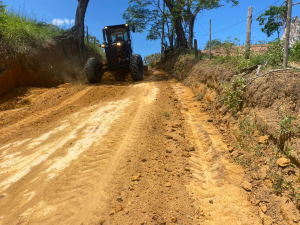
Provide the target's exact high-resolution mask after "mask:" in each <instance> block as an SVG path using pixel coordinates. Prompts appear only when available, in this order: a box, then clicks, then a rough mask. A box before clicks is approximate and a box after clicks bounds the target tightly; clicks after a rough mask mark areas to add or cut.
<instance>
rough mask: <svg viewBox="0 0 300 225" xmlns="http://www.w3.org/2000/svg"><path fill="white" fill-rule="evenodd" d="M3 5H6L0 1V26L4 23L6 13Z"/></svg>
mask: <svg viewBox="0 0 300 225" xmlns="http://www.w3.org/2000/svg"><path fill="white" fill-rule="evenodd" d="M5 7H6V5H3V2H2V1H0V27H3V26H4V25H5V20H6V15H5V14H4V13H5Z"/></svg>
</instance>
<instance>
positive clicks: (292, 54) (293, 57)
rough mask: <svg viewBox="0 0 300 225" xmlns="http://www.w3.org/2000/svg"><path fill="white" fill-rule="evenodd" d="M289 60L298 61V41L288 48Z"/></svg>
mask: <svg viewBox="0 0 300 225" xmlns="http://www.w3.org/2000/svg"><path fill="white" fill-rule="evenodd" d="M289 59H290V61H295V62H299V61H300V42H297V43H296V44H295V45H294V46H293V48H292V49H291V50H290V58H289Z"/></svg>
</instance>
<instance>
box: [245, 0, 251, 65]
mask: <svg viewBox="0 0 300 225" xmlns="http://www.w3.org/2000/svg"><path fill="white" fill-rule="evenodd" d="M252 12H253V8H252V6H250V7H249V8H248V18H247V34H246V46H245V58H246V59H249V57H250V45H251V25H252Z"/></svg>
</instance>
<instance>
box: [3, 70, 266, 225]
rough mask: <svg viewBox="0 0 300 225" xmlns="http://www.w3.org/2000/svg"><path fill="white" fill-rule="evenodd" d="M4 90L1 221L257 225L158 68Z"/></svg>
mask: <svg viewBox="0 0 300 225" xmlns="http://www.w3.org/2000/svg"><path fill="white" fill-rule="evenodd" d="M4 98H5V99H4V100H3V99H2V104H1V105H0V106H1V107H3V108H5V109H7V110H5V111H1V112H0V135H1V136H0V224H172V223H175V224H176V223H177V224H222V225H224V224H228V225H229V224H230V225H232V224H235V225H237V224H261V219H260V218H259V216H258V209H257V208H256V207H255V206H253V205H251V204H250V203H249V201H248V194H247V192H246V191H245V190H244V189H243V188H242V187H241V183H242V181H243V173H244V171H243V169H242V168H241V167H240V166H238V165H235V164H231V163H229V162H228V160H227V159H226V154H225V152H226V151H227V150H226V149H227V145H226V144H225V143H223V136H222V135H221V134H220V133H219V131H218V130H217V129H216V128H215V127H214V126H213V125H212V124H211V123H210V122H208V119H209V118H210V117H209V115H206V114H205V113H201V112H200V110H199V109H200V106H201V105H200V103H199V102H196V101H195V100H194V97H193V93H192V91H191V90H190V89H189V88H187V87H185V86H183V85H182V84H180V83H179V82H177V81H176V80H174V79H171V78H169V77H168V76H167V75H166V74H164V73H163V72H159V71H154V74H153V75H151V76H148V77H146V79H145V80H144V81H142V82H139V83H133V82H124V83H116V82H113V83H110V82H109V81H107V82H105V81H104V83H102V84H99V85H94V86H93V85H91V86H87V85H75V86H72V85H67V84H66V85H61V86H59V87H58V88H52V89H45V88H32V89H27V90H26V91H24V90H22V89H20V90H19V91H15V93H13V94H11V95H8V96H4ZM10 107H11V108H13V109H9V108H10Z"/></svg>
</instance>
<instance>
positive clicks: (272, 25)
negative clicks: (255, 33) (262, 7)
mask: <svg viewBox="0 0 300 225" xmlns="http://www.w3.org/2000/svg"><path fill="white" fill-rule="evenodd" d="M256 20H257V21H258V22H259V25H264V27H263V28H261V31H262V32H264V33H266V34H267V36H268V37H271V36H272V35H273V34H274V32H277V35H278V39H279V35H280V30H281V29H282V30H283V29H284V28H285V22H286V6H279V7H278V6H270V8H269V9H267V10H266V11H265V12H264V13H262V14H261V15H259V16H258V17H257V19H256Z"/></svg>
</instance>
